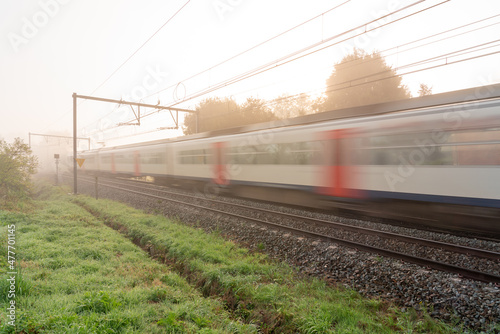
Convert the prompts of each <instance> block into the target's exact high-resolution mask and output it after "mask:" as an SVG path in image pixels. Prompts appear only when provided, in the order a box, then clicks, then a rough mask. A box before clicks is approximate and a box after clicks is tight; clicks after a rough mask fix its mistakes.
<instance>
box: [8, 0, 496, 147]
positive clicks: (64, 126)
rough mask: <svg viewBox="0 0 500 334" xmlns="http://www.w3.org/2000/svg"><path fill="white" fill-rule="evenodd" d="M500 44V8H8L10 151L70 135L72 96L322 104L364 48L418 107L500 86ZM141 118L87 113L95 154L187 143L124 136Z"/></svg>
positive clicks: (459, 4)
mask: <svg viewBox="0 0 500 334" xmlns="http://www.w3.org/2000/svg"><path fill="white" fill-rule="evenodd" d="M391 13H392V14H391ZM388 14H390V15H388ZM411 14H412V15H411ZM495 15H497V16H496V17H495ZM480 20H483V21H481V22H478V23H475V24H471V23H473V22H476V21H480ZM304 22H307V23H305V24H302V23H304ZM301 24H302V25H301ZM294 27H296V28H295V29H292V28H294ZM455 28H457V29H455ZM452 29H454V30H452ZM448 30H451V31H449V32H448V33H442V32H445V31H448ZM285 32H286V33H285ZM441 33H442V34H441ZM278 35H279V36H278ZM432 35H436V36H434V37H430V36H432ZM275 36H278V37H276V38H273V37H275ZM356 36H357V37H356ZM499 38H500V1H498V0H478V1H470V0H450V1H444V0H427V1H418V0H350V1H348V0H310V1H305V0H302V1H299V0H272V1H269V0H267V1H265V0H251V1H250V0H190V1H188V0H169V1H165V0H145V1H131V0H106V1H98V0H85V1H84V0H2V1H1V2H0V97H1V102H2V103H1V105H0V110H1V121H0V138H2V139H4V140H6V141H12V140H13V139H14V138H15V137H20V138H22V139H24V140H25V142H28V139H29V135H28V134H29V133H35V134H53V135H63V136H71V135H72V124H73V123H72V122H73V120H72V94H73V93H77V94H80V95H91V96H96V97H105V98H110V99H117V100H119V99H123V100H127V101H141V102H143V103H150V104H154V105H156V104H158V103H160V104H161V105H163V106H175V107H178V108H184V109H190V110H192V109H194V108H195V107H196V105H197V104H198V103H199V102H200V101H201V100H202V99H205V98H208V97H213V96H218V97H231V98H233V99H235V100H236V101H238V102H242V101H245V99H246V98H249V97H256V98H261V99H266V100H270V99H273V98H276V97H278V96H283V95H294V94H300V93H306V94H309V95H313V96H318V95H319V94H321V93H322V92H323V91H324V89H325V80H326V79H327V78H328V77H329V76H330V74H331V72H332V69H333V65H334V64H335V63H338V62H340V61H341V60H342V58H343V57H345V56H346V55H348V54H349V53H350V52H352V50H353V49H354V48H355V47H356V48H359V49H363V50H365V51H366V52H373V51H379V52H381V53H382V54H383V55H384V56H386V61H387V63H388V65H390V66H392V67H393V68H395V69H397V71H398V73H399V74H402V75H403V74H404V75H403V83H404V84H405V85H407V86H408V87H409V88H410V90H411V91H412V94H413V95H417V91H418V88H419V85H420V84H421V83H425V84H427V85H428V86H431V87H432V90H433V93H441V92H447V91H453V90H458V89H463V88H469V87H476V86H482V85H486V84H493V83H499V82H500V67H499V66H498V64H500V53H498V52H500V41H497V40H498V39H499ZM268 40H269V41H268ZM266 41H268V42H266ZM415 41H417V42H415ZM264 42H266V43H264ZM255 46H257V47H255ZM254 47H255V48H254ZM249 49H250V50H249ZM248 50H249V51H248ZM460 50H463V51H461V54H457V52H459V51H460ZM245 51H246V52H245ZM486 54H491V55H488V56H485V55H486ZM238 55H239V56H238ZM444 55H448V56H446V57H445V56H444ZM235 56H236V57H235ZM419 62H421V63H419ZM446 64H448V65H446ZM408 65H412V66H408ZM258 69H262V70H265V71H264V72H263V73H260V74H256V75H251V76H250V77H249V78H246V79H244V80H235V81H236V82H234V83H231V84H225V83H227V82H228V80H231V79H237V78H240V76H241V75H245V74H254V73H255V71H256V70H258ZM405 73H406V74H405ZM151 111H153V110H150V109H149V110H148V109H142V110H141V112H142V113H143V114H144V113H147V112H151ZM180 118H181V121H182V114H181V117H180ZM132 119H133V112H132V110H131V109H130V107H128V106H121V107H119V106H117V105H113V104H107V103H102V102H94V101H84V100H78V117H77V121H78V136H82V137H90V138H91V145H92V147H100V146H102V145H106V146H108V147H109V146H115V145H120V144H125V143H130V142H140V141H146V140H153V139H159V138H167V137H172V136H179V135H181V131H180V130H161V131H159V130H158V129H159V128H168V127H173V126H174V122H173V119H172V117H171V115H170V114H169V113H168V112H158V113H155V114H153V115H151V116H150V117H146V118H143V119H142V120H141V126H118V124H119V123H123V122H127V121H130V120H132ZM181 125H182V124H181ZM144 133H147V134H144ZM44 140H45V141H46V138H44V137H42V136H33V137H32V141H33V143H34V145H42V144H43V143H44ZM86 146H87V144H86V143H85V142H84V141H82V142H80V143H79V148H81V149H84V148H85V147H86Z"/></svg>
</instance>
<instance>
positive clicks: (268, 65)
mask: <svg viewBox="0 0 500 334" xmlns="http://www.w3.org/2000/svg"><path fill="white" fill-rule="evenodd" d="M449 1H451V0H445V1H441V2H439V3H437V4H434V5H431V6H429V7H426V8H424V9H421V10H418V11H416V12H414V13H411V14H408V15H406V16H403V17H401V18H397V19H395V20H392V21H390V22H387V23H383V24H381V25H379V26H377V27H374V28H371V29H367V28H366V27H367V26H369V25H370V24H372V23H376V22H377V21H380V20H383V19H385V18H387V17H389V16H392V15H394V14H396V13H399V12H401V11H404V10H406V9H408V8H411V7H413V6H416V5H418V4H420V3H423V2H425V0H420V1H416V2H414V3H412V4H409V5H407V6H405V7H402V8H400V9H397V10H395V11H393V12H390V13H388V14H386V15H383V16H381V17H379V18H377V19H373V20H371V21H369V22H366V23H364V24H362V25H359V26H357V27H355V28H351V29H349V30H346V31H344V32H342V33H340V34H336V35H334V36H331V37H329V38H327V39H324V40H322V41H321V42H317V43H314V44H312V45H310V46H308V47H305V48H302V49H300V50H298V51H295V52H292V53H290V54H288V55H285V56H283V57H281V58H279V59H276V60H273V61H271V62H268V63H266V64H264V65H261V66H259V67H257V68H254V69H252V70H250V71H247V72H245V73H242V74H239V75H236V76H234V77H232V78H229V79H226V80H225V81H223V82H221V83H219V84H217V85H215V86H213V87H209V88H207V89H205V90H200V91H198V92H195V93H193V94H191V95H190V96H188V97H186V98H184V99H183V100H181V101H177V102H175V103H172V104H170V105H169V107H172V106H175V105H178V104H180V103H184V102H186V101H189V100H191V99H194V98H196V97H199V96H202V95H205V94H208V93H210V92H213V91H216V90H218V89H220V88H223V87H227V86H229V85H232V84H234V83H236V82H239V81H242V80H245V79H248V78H250V77H253V76H255V75H258V74H261V73H264V72H266V71H269V70H272V69H274V68H277V67H279V66H282V65H284V64H287V63H289V62H292V61H295V60H297V59H300V58H303V57H305V56H307V55H310V54H313V53H315V52H318V51H319V50H322V49H324V48H326V47H324V48H321V49H319V50H315V51H312V52H309V53H307V54H302V53H304V52H305V51H307V50H310V49H313V48H315V47H318V46H320V45H321V44H324V43H326V42H329V41H331V40H334V39H336V38H339V37H341V36H344V35H346V34H349V33H352V32H356V31H358V30H359V29H361V28H365V29H364V30H363V32H361V33H358V34H357V35H354V36H350V37H347V38H345V39H344V40H342V41H339V42H336V43H334V44H332V45H335V44H339V43H341V42H344V41H347V40H349V39H352V38H355V37H357V36H360V35H363V34H366V33H368V32H371V31H374V30H377V29H380V28H382V27H385V26H387V25H390V24H393V23H395V22H398V21H401V20H403V19H406V18H408V17H411V16H414V15H417V14H420V13H422V12H424V11H427V10H429V9H432V8H435V7H437V6H440V5H442V4H445V3H447V2H449ZM332 45H330V46H328V47H331V46H332ZM301 54H302V55H301ZM297 55H300V56H297ZM293 56H297V57H296V58H293V59H290V60H287V61H286V59H288V58H291V57H293ZM280 62H282V63H280ZM278 63H279V64H278ZM273 65H274V66H273ZM157 93H158V92H155V93H153V94H152V95H154V94H157ZM151 114H152V113H149V114H145V115H144V116H142V117H147V116H149V115H151ZM130 122H133V120H130V121H127V122H125V123H130Z"/></svg>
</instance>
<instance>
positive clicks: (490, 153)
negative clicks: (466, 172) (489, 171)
mask: <svg viewBox="0 0 500 334" xmlns="http://www.w3.org/2000/svg"><path fill="white" fill-rule="evenodd" d="M455 162H456V164H457V165H461V166H499V165H500V143H499V144H477V145H473V144H471V145H457V146H456V147H455Z"/></svg>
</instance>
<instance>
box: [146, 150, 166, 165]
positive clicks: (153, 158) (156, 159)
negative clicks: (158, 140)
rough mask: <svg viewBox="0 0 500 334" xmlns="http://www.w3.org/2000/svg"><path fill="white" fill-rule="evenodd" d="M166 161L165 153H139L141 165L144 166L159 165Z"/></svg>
mask: <svg viewBox="0 0 500 334" xmlns="http://www.w3.org/2000/svg"><path fill="white" fill-rule="evenodd" d="M165 161H166V159H165V153H163V152H149V153H141V163H142V164H145V165H161V164H164V163H165Z"/></svg>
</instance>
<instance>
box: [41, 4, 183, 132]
mask: <svg viewBox="0 0 500 334" xmlns="http://www.w3.org/2000/svg"><path fill="white" fill-rule="evenodd" d="M189 2H191V0H188V1H187V2H186V3H184V5H183V6H182V7H180V8H179V9H178V10H177V11H176V12H175V13H174V14H173V15H172V16H171V17H170V18H169V19H168V20H167V21H166V22H165V23H163V24H162V25H161V27H160V28H158V29H157V30H156V31H155V32H154V33H153V34H152V35H151V36H150V37H149V38H148V39H147V40H146V41H145V42H144V43H142V44H141V45H140V46H139V48H137V49H136V50H135V51H134V52H133V53H132V54H131V55H130V56H129V57H128V58H127V59H125V61H124V62H123V63H121V64H120V66H118V67H117V68H116V69H115V70H114V71H113V72H112V73H111V74H110V75H109V76H108V77H107V78H106V79H105V80H104V81H103V82H101V83H100V84H99V85H98V86H97V88H95V89H94V90H93V91H92V93H90V94H89V95H91V96H92V95H94V93H95V92H97V91H98V90H99V89H100V88H101V87H102V86H104V84H106V82H108V81H109V79H111V78H112V77H113V76H114V75H115V74H116V73H117V72H118V71H119V70H120V69H121V68H122V67H123V66H124V65H125V64H126V63H127V62H128V61H129V60H130V59H132V57H134V56H135V55H136V54H137V53H138V52H139V51H140V50H141V49H142V48H143V47H144V46H145V45H146V44H147V43H148V42H149V41H150V40H151V39H153V37H154V36H156V35H157V34H158V33H159V32H160V30H162V29H163V28H164V27H165V26H166V25H167V24H168V23H169V22H170V21H172V19H174V18H175V17H176V16H177V14H179V12H180V11H182V9H184V7H186V6H187V4H188V3H189ZM85 101H86V100H83V101H82V102H80V103H79V104H78V106H80V105H81V104H82V103H84V102H85ZM70 112H72V109H71V110H69V111H67V112H65V113H64V114H61V116H60V117H59V118H58V119H57V120H56V121H55V122H53V123H51V125H49V126H48V127H50V126H52V125H54V124H55V123H57V122H59V121H60V120H61V119H62V118H64V117H66V116H67V115H68V114H69V113H70ZM48 127H47V128H48Z"/></svg>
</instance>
